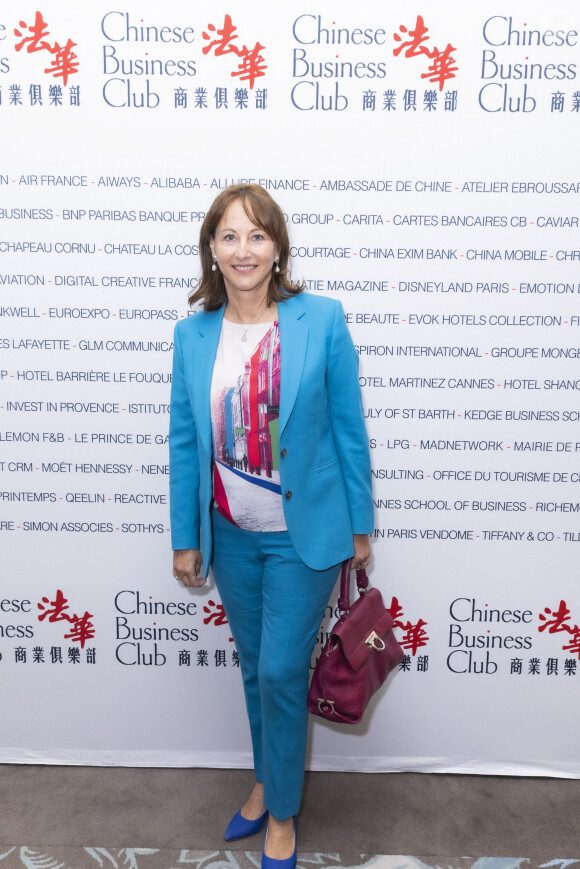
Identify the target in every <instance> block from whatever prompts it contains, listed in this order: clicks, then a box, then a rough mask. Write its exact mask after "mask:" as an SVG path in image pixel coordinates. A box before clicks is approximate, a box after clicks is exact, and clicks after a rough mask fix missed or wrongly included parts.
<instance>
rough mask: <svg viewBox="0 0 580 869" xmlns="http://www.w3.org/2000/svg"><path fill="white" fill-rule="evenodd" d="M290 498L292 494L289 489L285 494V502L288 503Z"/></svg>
mask: <svg viewBox="0 0 580 869" xmlns="http://www.w3.org/2000/svg"><path fill="white" fill-rule="evenodd" d="M291 497H292V492H291V491H290V489H288V491H287V492H286V500H287V501H289V500H290V498H291Z"/></svg>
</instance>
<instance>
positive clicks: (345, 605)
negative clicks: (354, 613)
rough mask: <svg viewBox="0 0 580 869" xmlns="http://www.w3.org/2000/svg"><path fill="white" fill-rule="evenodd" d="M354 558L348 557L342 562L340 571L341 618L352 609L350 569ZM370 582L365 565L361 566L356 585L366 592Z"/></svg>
mask: <svg viewBox="0 0 580 869" xmlns="http://www.w3.org/2000/svg"><path fill="white" fill-rule="evenodd" d="M351 563H352V559H350V558H347V559H346V561H343V562H342V569H341V572H340V597H339V598H338V609H339V610H340V617H341V619H345V618H346V617H347V616H348V613H349V610H350V570H351ZM368 584H369V578H368V576H367V572H366V570H365V569H364V567H361V568H360V569H359V570H357V572H356V585H357V588H358V590H359V592H360V593H361V594H366V591H367V588H368Z"/></svg>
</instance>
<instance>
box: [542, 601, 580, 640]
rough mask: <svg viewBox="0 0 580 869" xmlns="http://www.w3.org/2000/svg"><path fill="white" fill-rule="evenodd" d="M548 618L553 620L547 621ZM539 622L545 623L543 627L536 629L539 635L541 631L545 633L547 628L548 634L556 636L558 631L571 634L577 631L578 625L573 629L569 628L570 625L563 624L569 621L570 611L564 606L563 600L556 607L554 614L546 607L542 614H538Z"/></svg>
mask: <svg viewBox="0 0 580 869" xmlns="http://www.w3.org/2000/svg"><path fill="white" fill-rule="evenodd" d="M544 613H545V615H544ZM548 616H553V618H552V619H549V618H548ZM540 621H542V622H544V623H545V624H543V625H540V627H539V628H538V631H539V632H540V633H542V631H545V630H546V628H548V633H549V634H557V633H559V632H560V631H568V633H569V634H573V633H575V632H576V631H578V625H574V627H573V628H571V627H570V625H565V624H564V622H569V621H570V610H569V609H568V607H567V606H566V601H565V600H561V601H560V606H559V607H558V609H557V611H556V612H554V611H553V610H551V609H550V608H549V607H546V608H545V609H544V612H543V613H540Z"/></svg>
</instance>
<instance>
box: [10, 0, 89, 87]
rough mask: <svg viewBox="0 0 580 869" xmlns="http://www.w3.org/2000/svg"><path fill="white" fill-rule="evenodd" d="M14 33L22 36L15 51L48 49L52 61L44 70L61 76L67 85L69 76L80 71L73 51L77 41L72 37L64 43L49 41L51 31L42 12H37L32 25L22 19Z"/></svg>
mask: <svg viewBox="0 0 580 869" xmlns="http://www.w3.org/2000/svg"><path fill="white" fill-rule="evenodd" d="M27 34H28V35H27ZM14 35H15V36H17V37H19V38H20V42H18V43H17V44H16V45H15V46H14V49H15V51H22V49H23V48H25V47H26V52H27V54H35V53H36V52H37V51H47V52H48V53H49V54H50V55H51V61H50V65H49V66H48V67H46V68H45V70H44V72H45V73H46V74H47V75H52V76H53V77H54V78H61V79H62V83H63V84H64V85H65V86H66V85H67V84H68V79H69V76H70V75H73V74H74V73H77V72H78V71H79V62H78V60H77V55H76V54H75V52H74V51H73V48H76V45H77V43H76V42H73V41H72V39H67V41H66V42H65V43H64V45H61V44H60V42H57V41H54V42H49V41H48V39H47V37H49V36H50V31H49V29H48V25H47V23H46V21H45V20H44V18H43V17H42V12H37V13H36V16H35V18H34V23H33V24H31V25H30V26H28V24H27V23H26V21H20V22H19V26H18V27H15V28H14Z"/></svg>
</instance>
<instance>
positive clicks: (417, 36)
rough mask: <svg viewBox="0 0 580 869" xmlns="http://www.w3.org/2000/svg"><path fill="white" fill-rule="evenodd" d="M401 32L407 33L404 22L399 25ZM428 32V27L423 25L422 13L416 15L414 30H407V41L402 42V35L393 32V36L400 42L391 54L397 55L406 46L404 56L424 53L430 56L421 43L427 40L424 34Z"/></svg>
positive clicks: (416, 55)
mask: <svg viewBox="0 0 580 869" xmlns="http://www.w3.org/2000/svg"><path fill="white" fill-rule="evenodd" d="M399 30H400V31H401V33H407V28H406V27H405V25H404V24H401V26H400V27H399ZM428 32H429V28H428V27H425V22H424V21H423V16H422V15H417V22H416V24H415V29H414V30H409V36H410V37H411V39H410V40H409V41H408V42H403V37H402V36H399V34H398V33H394V34H393V38H394V39H395V40H396V41H397V42H400V43H401V45H399V47H398V48H394V49H393V54H394V55H395V57H398V56H399V54H400V53H401V52H402V50H403V49H404V48H406V49H407V50H406V52H405V57H418V56H419V55H420V54H426V55H427V56H428V57H431V55H430V54H429V51H428V50H427V49H426V48H425V46H424V45H423V43H424V42H427V41H428V39H429V37H428V36H426V35H425V34H426V33H428Z"/></svg>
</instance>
